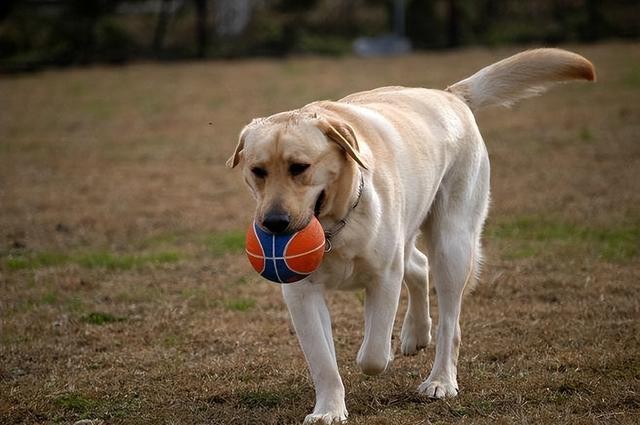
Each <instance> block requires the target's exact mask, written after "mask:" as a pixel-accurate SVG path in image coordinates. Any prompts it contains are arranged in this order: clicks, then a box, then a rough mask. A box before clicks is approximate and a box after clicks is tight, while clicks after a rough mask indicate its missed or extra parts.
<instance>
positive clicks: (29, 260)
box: [4, 251, 180, 270]
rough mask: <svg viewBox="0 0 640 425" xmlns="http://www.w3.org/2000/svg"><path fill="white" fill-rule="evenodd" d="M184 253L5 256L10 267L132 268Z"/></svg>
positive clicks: (171, 260) (175, 258) (173, 259)
mask: <svg viewBox="0 0 640 425" xmlns="http://www.w3.org/2000/svg"><path fill="white" fill-rule="evenodd" d="M179 260H180V254H178V253H177V252H174V251H164V252H157V253H150V254H114V253H111V252H106V251H96V252H84V253H73V254H62V253H51V252H38V253H34V254H17V255H15V254H10V255H8V256H7V257H6V258H5V259H4V265H5V267H6V268H7V269H9V270H23V269H29V270H34V269H40V268H44V267H56V266H63V265H66V264H76V265H78V266H81V267H85V268H88V269H96V268H97V269H107V270H131V269H139V268H143V267H145V266H148V265H157V264H167V263H175V262H177V261H179Z"/></svg>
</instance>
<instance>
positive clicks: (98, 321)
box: [82, 311, 125, 326]
mask: <svg viewBox="0 0 640 425" xmlns="http://www.w3.org/2000/svg"><path fill="white" fill-rule="evenodd" d="M124 320H125V319H124V318H123V317H117V316H114V315H113V314H110V313H102V312H95V311H94V312H91V313H89V314H87V315H86V316H83V317H82V321H83V322H85V323H89V324H91V325H98V326H101V325H106V324H108V323H116V322H122V321H124Z"/></svg>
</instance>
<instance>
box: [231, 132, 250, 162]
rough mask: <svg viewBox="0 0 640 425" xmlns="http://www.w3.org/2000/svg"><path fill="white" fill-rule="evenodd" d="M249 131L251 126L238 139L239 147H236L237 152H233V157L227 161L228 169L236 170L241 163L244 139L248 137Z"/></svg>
mask: <svg viewBox="0 0 640 425" xmlns="http://www.w3.org/2000/svg"><path fill="white" fill-rule="evenodd" d="M248 130H249V126H248V125H247V126H245V127H244V128H243V129H242V131H241V132H240V136H239V137H238V145H237V146H236V150H235V151H234V152H233V155H231V157H230V158H229V159H228V160H227V167H229V168H235V166H236V165H238V163H239V162H240V156H241V154H242V150H243V149H244V139H245V138H246V137H247V133H248Z"/></svg>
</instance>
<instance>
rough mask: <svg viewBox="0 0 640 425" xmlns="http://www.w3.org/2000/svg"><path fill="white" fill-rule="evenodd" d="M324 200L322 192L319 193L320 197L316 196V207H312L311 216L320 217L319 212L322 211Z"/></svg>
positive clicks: (324, 195)
mask: <svg viewBox="0 0 640 425" xmlns="http://www.w3.org/2000/svg"><path fill="white" fill-rule="evenodd" d="M325 198H326V194H325V193H324V190H323V191H322V192H320V195H318V199H316V205H315V206H314V207H313V214H314V215H315V216H316V217H319V216H320V212H321V211H322V204H323V203H324V200H325Z"/></svg>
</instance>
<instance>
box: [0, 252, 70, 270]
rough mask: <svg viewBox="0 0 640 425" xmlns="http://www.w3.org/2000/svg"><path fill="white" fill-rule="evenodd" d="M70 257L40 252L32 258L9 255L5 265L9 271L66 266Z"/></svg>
mask: <svg viewBox="0 0 640 425" xmlns="http://www.w3.org/2000/svg"><path fill="white" fill-rule="evenodd" d="M68 261H69V256H67V255H65V254H59V253H51V252H39V253H36V254H34V255H31V256H25V255H9V256H8V257H7V258H6V259H5V261H4V263H5V267H6V268H8V269H9V270H22V269H37V268H41V267H52V266H59V265H61V264H65V263H67V262H68Z"/></svg>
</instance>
